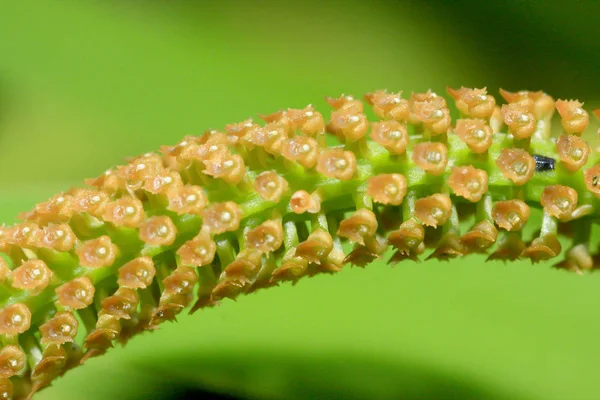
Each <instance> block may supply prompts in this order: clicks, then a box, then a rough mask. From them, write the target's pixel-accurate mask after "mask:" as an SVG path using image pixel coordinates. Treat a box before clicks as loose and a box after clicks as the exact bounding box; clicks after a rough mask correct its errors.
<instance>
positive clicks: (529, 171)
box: [496, 149, 535, 186]
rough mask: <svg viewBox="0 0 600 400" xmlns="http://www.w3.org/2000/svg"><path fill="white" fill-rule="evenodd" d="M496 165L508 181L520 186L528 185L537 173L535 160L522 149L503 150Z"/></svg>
mask: <svg viewBox="0 0 600 400" xmlns="http://www.w3.org/2000/svg"><path fill="white" fill-rule="evenodd" d="M496 165H497V166H498V168H500V170H501V171H502V174H503V175H504V177H505V178H506V179H509V180H511V181H512V182H513V183H514V184H515V185H518V186H521V185H524V184H525V183H527V182H528V181H529V180H530V179H531V178H532V177H533V174H534V172H535V160H534V159H533V157H532V156H531V155H530V154H529V153H527V152H526V151H525V150H522V149H502V153H500V156H499V157H498V159H496Z"/></svg>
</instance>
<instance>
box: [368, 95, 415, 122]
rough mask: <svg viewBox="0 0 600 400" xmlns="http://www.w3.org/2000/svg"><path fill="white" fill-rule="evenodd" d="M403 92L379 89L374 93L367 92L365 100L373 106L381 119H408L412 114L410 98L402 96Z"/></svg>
mask: <svg viewBox="0 0 600 400" xmlns="http://www.w3.org/2000/svg"><path fill="white" fill-rule="evenodd" d="M401 95H402V92H398V93H389V94H388V93H386V92H385V91H382V90H378V91H376V92H374V93H367V94H365V96H364V97H365V100H366V101H367V103H369V104H370V105H371V106H373V111H374V112H375V114H376V115H377V116H378V117H379V118H381V119H387V120H394V121H406V120H407V119H408V117H409V114H410V106H409V104H408V100H406V99H403V98H402V97H401Z"/></svg>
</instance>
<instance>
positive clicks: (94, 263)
mask: <svg viewBox="0 0 600 400" xmlns="http://www.w3.org/2000/svg"><path fill="white" fill-rule="evenodd" d="M117 251H118V249H117V246H115V245H114V244H113V243H112V242H111V240H110V237H108V236H106V235H104V236H100V237H99V238H97V239H92V240H88V241H87V242H83V243H82V244H81V246H79V248H78V249H77V250H76V251H75V252H76V253H77V255H78V256H79V264H80V265H82V266H84V267H88V268H101V267H109V266H111V265H113V263H114V262H115V258H116V257H117Z"/></svg>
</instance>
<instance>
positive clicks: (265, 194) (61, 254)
mask: <svg viewBox="0 0 600 400" xmlns="http://www.w3.org/2000/svg"><path fill="white" fill-rule="evenodd" d="M448 92H449V94H450V96H451V97H452V98H453V100H454V101H455V104H456V107H457V108H458V110H459V112H460V115H461V117H460V119H458V120H456V121H454V122H453V121H452V119H451V117H450V110H449V108H448V106H447V104H446V100H445V99H444V98H443V97H441V96H439V95H437V94H435V93H433V92H431V91H428V92H427V93H413V94H412V95H411V97H410V98H409V99H404V98H402V97H401V93H387V92H384V91H377V92H374V93H368V94H366V95H365V96H364V97H365V100H366V102H367V103H368V105H369V106H370V110H368V109H365V107H364V104H363V102H362V101H359V100H357V99H355V98H353V97H351V96H341V97H339V98H327V99H326V100H327V102H328V103H329V104H330V105H331V106H332V107H333V111H332V112H331V116H330V118H329V120H326V119H325V118H324V117H323V115H322V114H321V113H320V112H318V111H317V110H316V109H314V108H313V107H312V106H308V107H306V108H304V109H288V110H285V111H279V112H277V113H274V114H270V115H262V116H261V118H262V119H263V120H264V121H265V124H263V125H261V124H258V123H255V122H254V121H253V120H252V119H248V120H245V121H242V122H240V123H236V124H230V125H227V126H226V127H225V129H224V132H218V131H208V132H205V133H204V134H202V135H200V136H187V137H185V138H184V139H183V140H182V141H180V142H179V143H178V144H176V145H174V146H164V147H162V148H161V149H160V151H159V152H157V153H147V154H143V155H141V156H138V157H135V158H133V159H131V160H128V162H127V164H125V165H121V166H118V167H115V168H112V169H109V170H107V171H106V172H105V173H104V174H103V175H102V176H100V177H98V178H95V179H90V180H88V181H87V182H86V183H87V187H80V188H74V189H71V190H69V191H68V192H65V193H60V194H58V195H56V196H55V197H53V198H52V199H50V200H48V201H46V202H44V203H41V204H38V205H37V206H36V207H35V208H34V209H33V210H32V211H30V212H28V213H25V214H23V215H22V216H21V220H22V222H20V223H18V224H15V225H13V226H2V227H0V341H1V344H2V348H1V349H0V398H5V399H29V398H31V397H32V396H33V394H34V393H35V392H37V391H38V390H40V389H42V388H43V387H45V386H48V385H49V384H50V383H51V382H52V381H53V379H55V378H56V377H58V376H60V375H62V374H64V373H65V372H66V371H68V370H69V369H70V368H73V367H75V366H77V365H79V364H81V363H83V362H85V360H87V359H89V358H90V357H93V356H97V355H100V354H102V353H104V352H106V351H107V350H108V349H109V348H110V347H112V346H113V345H114V343H117V342H120V343H125V342H126V341H128V340H129V339H130V338H131V337H133V336H135V335H136V334H137V333H140V332H143V331H146V330H152V329H156V328H157V326H158V325H159V324H160V323H161V322H163V321H170V320H175V318H176V316H177V315H178V314H179V313H180V312H182V311H183V310H184V309H186V308H189V309H190V312H194V311H197V310H199V309H202V308H205V307H212V306H215V305H217V304H218V303H219V302H220V301H222V300H223V299H235V298H236V297H237V296H239V295H241V294H244V293H249V292H253V291H256V290H258V289H262V288H267V287H271V286H276V285H278V284H280V283H281V282H285V281H292V282H296V281H298V280H299V279H301V278H302V277H304V276H312V275H315V274H318V273H334V272H337V271H339V270H341V269H342V267H343V266H344V265H346V264H353V265H358V266H362V267H364V266H366V265H367V264H369V263H370V262H371V261H373V260H375V259H378V258H380V257H383V256H384V253H386V251H387V250H388V249H391V250H392V251H393V255H392V257H391V258H390V259H389V262H390V263H398V262H401V261H404V260H416V261H418V260H419V259H421V258H423V257H427V258H440V259H448V258H450V257H458V256H463V255H467V254H469V253H474V252H477V253H487V254H489V257H490V258H491V259H503V260H514V259H517V258H520V257H525V258H530V259H531V260H532V261H533V262H538V261H542V260H548V259H556V258H559V262H558V263H557V264H556V266H557V267H560V268H565V269H568V270H572V271H576V272H579V273H582V272H583V271H586V270H591V269H593V268H594V267H595V265H594V261H593V260H594V255H593V254H591V252H590V251H591V250H590V248H589V247H590V232H591V228H592V224H594V223H596V222H597V221H598V217H599V216H600V211H599V209H600V208H599V204H600V203H599V200H598V199H599V198H600V165H598V160H599V157H598V154H597V153H596V152H595V151H592V149H591V148H590V146H589V145H588V144H587V142H586V141H585V140H584V139H582V138H581V135H582V134H583V132H584V131H585V129H586V128H587V126H588V122H589V117H588V113H587V112H586V111H585V110H584V109H583V107H582V106H583V105H582V104H581V103H579V102H578V101H563V100H558V101H556V102H555V101H554V100H553V99H552V98H551V97H550V96H549V95H547V94H545V93H543V92H527V91H521V92H517V93H510V92H507V91H504V90H502V91H501V95H502V96H503V98H504V99H505V100H506V101H507V104H503V105H502V106H499V105H497V104H496V100H495V99H494V97H493V96H492V95H490V94H488V93H487V92H486V90H485V89H468V88H464V87H463V88H460V89H456V90H455V89H448ZM555 110H557V111H558V114H560V117H561V123H562V128H563V130H564V133H563V134H562V135H561V136H560V137H558V138H553V137H552V136H551V129H550V122H551V119H552V117H553V115H554V112H555ZM504 128H506V130H507V131H506V132H504ZM334 142H335V143H334ZM532 207H534V208H539V209H540V210H541V211H542V213H543V218H542V219H541V221H535V220H534V219H532V218H530V214H531V208H532ZM574 223H575V224H577V228H576V229H573V224H574ZM526 226H529V227H533V228H534V231H536V233H535V235H534V237H533V239H531V240H527V239H526V238H525V237H524V236H523V234H522V232H523V229H524V228H525V227H526ZM561 242H562V243H569V247H568V249H566V250H563V248H562V245H561ZM347 244H351V245H352V246H348V245H347Z"/></svg>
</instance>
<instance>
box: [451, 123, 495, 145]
mask: <svg viewBox="0 0 600 400" xmlns="http://www.w3.org/2000/svg"><path fill="white" fill-rule="evenodd" d="M454 132H455V133H456V136H458V138H459V139H460V140H461V141H462V142H463V143H464V144H466V145H467V147H468V148H469V150H471V151H472V152H473V153H483V152H485V151H487V150H488V149H489V148H490V146H491V145H492V128H491V127H490V126H489V125H487V124H486V122H485V121H484V120H483V119H459V120H457V121H456V127H455V128H454Z"/></svg>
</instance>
